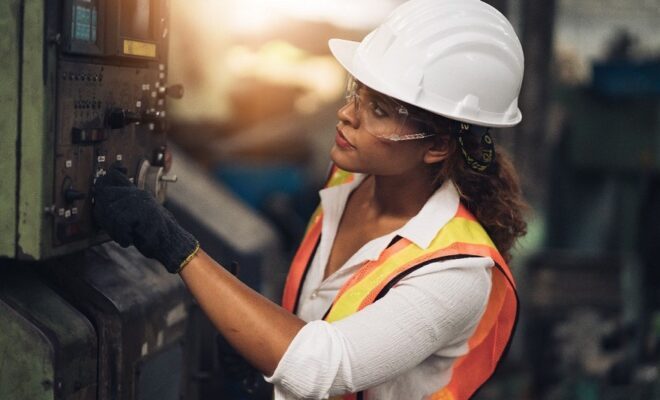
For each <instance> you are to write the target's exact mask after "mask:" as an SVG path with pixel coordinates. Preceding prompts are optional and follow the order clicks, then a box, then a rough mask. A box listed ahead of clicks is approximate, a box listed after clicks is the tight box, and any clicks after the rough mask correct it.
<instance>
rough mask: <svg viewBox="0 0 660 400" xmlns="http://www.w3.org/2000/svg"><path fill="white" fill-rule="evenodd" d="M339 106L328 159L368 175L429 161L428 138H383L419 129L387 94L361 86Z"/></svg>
mask: <svg viewBox="0 0 660 400" xmlns="http://www.w3.org/2000/svg"><path fill="white" fill-rule="evenodd" d="M347 100H348V103H347V104H346V105H345V106H343V107H342V108H340V109H339V111H338V112H337V117H338V118H339V123H338V124H337V133H336V136H335V144H334V146H333V147H332V150H331V151H330V157H331V158H332V161H333V162H334V163H335V164H337V166H339V167H340V168H342V169H344V170H347V171H351V172H360V173H366V174H372V175H384V176H385V175H403V174H405V173H408V172H415V171H418V170H420V169H424V168H425V167H427V166H428V164H429V159H428V157H426V156H427V154H428V151H429V149H431V148H432V147H434V144H435V143H436V142H435V141H434V140H433V139H432V138H429V139H415V140H398V141H393V140H391V139H387V137H392V136H394V135H396V136H397V137H405V136H407V135H414V134H417V133H419V128H418V127H417V126H416V124H414V123H413V122H412V121H411V120H406V119H405V118H402V117H401V115H400V114H399V113H398V110H397V105H396V104H394V103H392V102H391V101H389V100H388V98H386V97H384V96H382V95H379V94H378V93H374V92H373V91H371V90H369V89H367V88H365V87H362V88H360V90H358V91H356V92H355V94H354V95H353V96H352V98H348V99H347Z"/></svg>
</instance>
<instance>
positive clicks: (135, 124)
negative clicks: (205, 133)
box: [51, 61, 167, 246]
mask: <svg viewBox="0 0 660 400" xmlns="http://www.w3.org/2000/svg"><path fill="white" fill-rule="evenodd" d="M58 70H59V74H58V75H59V77H58V92H59V96H58V105H57V115H58V117H59V120H58V122H57V125H58V129H57V134H56V138H55V139H56V145H55V169H54V175H55V176H54V188H53V193H54V199H53V200H54V201H53V205H52V210H51V213H52V216H53V219H54V232H53V244H54V245H55V246H59V245H63V244H66V243H70V242H73V241H76V240H81V239H84V238H89V237H90V236H93V235H95V234H96V232H97V228H96V227H95V226H94V224H93V221H92V213H91V209H92V185H93V182H94V180H95V179H96V178H97V177H98V176H100V175H102V174H104V173H105V171H106V170H107V168H108V167H109V166H111V165H112V164H115V163H116V164H118V165H120V166H121V167H122V168H124V169H125V170H126V171H127V175H128V176H129V178H130V179H131V180H133V181H134V182H135V183H136V185H138V186H140V187H141V188H144V189H147V190H149V191H151V192H152V193H153V194H154V195H155V196H156V197H157V198H159V199H160V200H161V201H163V200H164V192H165V185H166V182H165V181H164V180H163V179H162V178H163V175H164V161H165V154H164V152H165V145H166V138H165V128H166V127H165V118H166V107H165V105H166V104H165V101H166V100H165V95H166V89H165V88H166V86H165V85H166V76H167V71H166V67H165V66H164V65H163V64H159V65H157V66H156V67H154V68H135V67H123V66H112V65H98V64H84V63H77V62H65V61H63V62H60V64H59V68H58Z"/></svg>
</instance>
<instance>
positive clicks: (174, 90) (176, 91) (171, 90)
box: [165, 84, 183, 99]
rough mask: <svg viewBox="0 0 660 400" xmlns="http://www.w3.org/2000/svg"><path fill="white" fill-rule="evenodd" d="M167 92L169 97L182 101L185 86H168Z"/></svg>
mask: <svg viewBox="0 0 660 400" xmlns="http://www.w3.org/2000/svg"><path fill="white" fill-rule="evenodd" d="M165 92H166V93H167V95H168V96H169V97H171V98H173V99H180V98H182V97H183V85H180V84H176V85H172V86H168V87H167V89H166V90H165Z"/></svg>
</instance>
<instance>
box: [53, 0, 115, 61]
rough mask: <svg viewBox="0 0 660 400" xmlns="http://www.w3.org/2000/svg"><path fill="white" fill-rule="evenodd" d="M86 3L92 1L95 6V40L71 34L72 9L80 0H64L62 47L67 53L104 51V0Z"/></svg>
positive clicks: (87, 53)
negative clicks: (81, 38)
mask: <svg viewBox="0 0 660 400" xmlns="http://www.w3.org/2000/svg"><path fill="white" fill-rule="evenodd" d="M85 2H87V3H93V4H96V6H97V17H96V28H97V32H96V41H95V42H93V43H92V42H89V41H85V40H80V39H76V38H74V37H73V36H72V32H71V29H72V23H73V9H74V7H75V6H76V5H78V4H80V3H81V0H64V13H63V15H62V18H63V24H62V27H63V29H62V33H63V37H64V46H63V49H64V51H65V52H67V53H73V54H84V55H94V56H95V55H103V54H104V53H105V49H104V43H105V31H106V29H105V22H106V21H105V18H104V16H105V8H106V1H105V0H89V1H85Z"/></svg>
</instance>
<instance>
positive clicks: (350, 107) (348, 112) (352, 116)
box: [337, 100, 360, 128]
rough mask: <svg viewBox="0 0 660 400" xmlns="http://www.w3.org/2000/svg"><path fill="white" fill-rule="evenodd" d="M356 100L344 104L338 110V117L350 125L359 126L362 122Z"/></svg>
mask: <svg viewBox="0 0 660 400" xmlns="http://www.w3.org/2000/svg"><path fill="white" fill-rule="evenodd" d="M354 102H355V100H353V101H351V102H349V103H346V104H344V106H343V107H341V108H340V109H339V110H338V111H337V117H338V118H339V120H340V121H341V122H343V123H344V124H346V125H350V126H351V127H353V128H357V127H358V125H359V124H360V121H359V119H358V117H357V113H356V112H355V103H354Z"/></svg>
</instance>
